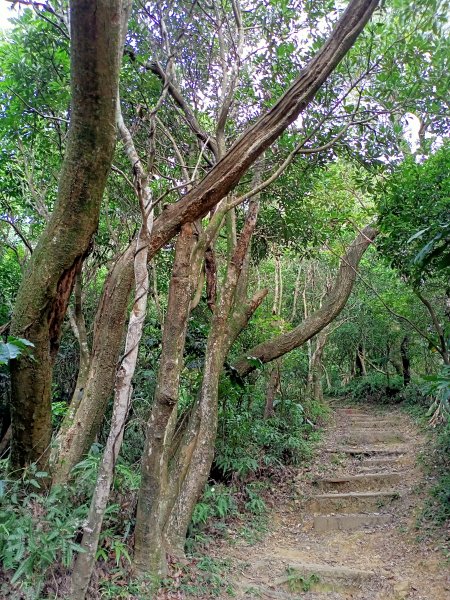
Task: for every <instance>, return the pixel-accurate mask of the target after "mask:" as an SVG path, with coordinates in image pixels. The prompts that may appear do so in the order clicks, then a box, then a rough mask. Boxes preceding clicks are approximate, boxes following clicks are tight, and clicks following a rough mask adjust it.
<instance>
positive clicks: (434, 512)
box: [419, 422, 450, 555]
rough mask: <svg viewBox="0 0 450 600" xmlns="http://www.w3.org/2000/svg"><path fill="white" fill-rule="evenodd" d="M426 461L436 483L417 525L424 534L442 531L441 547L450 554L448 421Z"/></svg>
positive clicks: (449, 432)
mask: <svg viewBox="0 0 450 600" xmlns="http://www.w3.org/2000/svg"><path fill="white" fill-rule="evenodd" d="M428 463H429V466H430V467H431V469H432V472H433V473H434V474H435V476H436V484H435V485H434V486H433V488H432V489H431V494H430V498H429V500H428V502H427V503H426V505H425V508H424V510H423V512H422V515H421V516H420V518H419V525H420V528H421V530H422V532H425V534H428V533H430V532H435V531H436V529H439V530H440V531H441V532H443V535H442V538H443V539H442V547H443V549H444V550H445V551H446V552H447V554H448V555H450V539H449V537H448V530H449V529H448V528H449V527H450V422H448V423H446V424H444V425H442V426H440V429H439V430H438V434H437V437H436V441H435V444H434V448H433V452H432V453H431V455H430V456H429V457H428Z"/></svg>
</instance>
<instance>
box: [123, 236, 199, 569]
mask: <svg viewBox="0 0 450 600" xmlns="http://www.w3.org/2000/svg"><path fill="white" fill-rule="evenodd" d="M193 245H194V236H193V234H192V226H191V225H184V226H183V228H182V230H181V233H180V235H179V236H178V240H177V244H176V249H175V260H174V265H173V270H172V277H171V280H170V286H169V300H168V305H167V313H166V319H165V323H164V332H163V338H162V351H161V360H160V365H159V371H158V382H157V385H156V390H155V397H154V404H153V408H152V411H151V415H150V419H149V421H148V425H147V434H146V442H145V447H144V452H143V455H142V469H141V474H142V479H141V486H140V488H139V500H138V507H137V514H136V528H135V543H134V570H135V572H137V573H139V574H145V573H148V572H150V573H152V574H156V575H158V576H161V575H163V574H165V571H166V557H165V548H164V546H163V540H162V528H163V522H162V519H163V510H162V508H163V503H164V502H165V501H166V494H167V485H168V482H167V479H168V473H167V467H168V448H170V444H171V441H172V440H171V438H172V436H171V435H168V429H171V428H169V422H170V421H171V420H172V419H173V418H174V413H176V407H177V402H178V393H179V385H180V374H181V370H182V368H183V351H184V344H185V338H186V329H187V322H188V317H189V313H190V303H191V297H192V294H193V291H194V289H195V286H194V283H195V282H194V281H193V272H192V265H191V257H192V250H193Z"/></svg>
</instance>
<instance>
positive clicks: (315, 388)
mask: <svg viewBox="0 0 450 600" xmlns="http://www.w3.org/2000/svg"><path fill="white" fill-rule="evenodd" d="M328 333H329V332H328V328H324V329H322V331H320V332H319V333H318V334H317V336H316V337H315V342H316V344H315V348H314V352H313V353H312V355H311V361H310V363H309V372H308V389H309V392H310V394H311V397H312V398H314V400H317V401H321V400H323V388H322V371H323V365H322V356H323V351H324V349H325V345H326V343H327V339H328Z"/></svg>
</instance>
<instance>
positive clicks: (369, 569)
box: [236, 407, 450, 600]
mask: <svg viewBox="0 0 450 600" xmlns="http://www.w3.org/2000/svg"><path fill="white" fill-rule="evenodd" d="M415 435H417V432H416V433H415ZM412 437H414V432H413V431H412V430H411V429H410V424H409V422H408V419H407V417H405V416H404V415H402V414H401V413H394V414H393V415H392V417H391V416H386V415H384V414H380V413H378V412H377V411H376V410H375V409H373V408H369V407H368V408H366V409H364V408H360V409H357V408H336V409H335V419H334V423H333V424H332V425H331V426H330V427H329V430H328V432H327V434H326V436H325V442H324V446H325V447H324V448H323V449H322V455H321V457H319V459H318V461H317V463H318V465H317V469H316V474H315V476H314V477H313V479H312V481H310V482H309V483H307V484H306V483H305V474H304V473H300V474H299V476H298V478H297V486H298V491H299V493H300V494H301V496H302V498H303V500H302V501H301V503H300V505H299V506H298V507H296V509H295V510H294V511H291V512H290V513H289V515H288V516H286V515H285V514H281V516H280V517H279V520H280V522H279V523H277V525H276V527H274V529H273V532H272V533H271V534H269V535H268V536H267V539H266V540H265V541H264V543H263V544H262V545H261V547H260V548H255V549H254V550H250V554H249V555H245V560H246V561H247V566H246V567H245V568H244V569H243V572H242V577H241V578H240V581H239V582H238V585H237V588H236V590H237V597H238V598H263V599H267V600H270V599H272V600H276V599H279V600H283V599H285V600H297V599H298V600H300V599H301V600H308V599H310V600H348V599H355V600H356V599H357V600H404V599H411V600H413V599H414V600H444V599H447V598H450V581H448V579H447V578H446V577H447V576H446V575H445V571H444V575H443V576H442V573H441V571H440V567H438V566H436V565H434V563H431V562H430V563H429V564H428V563H427V561H421V562H419V561H418V559H417V556H410V554H411V553H413V552H417V549H416V548H415V547H414V542H412V543H411V538H408V541H407V538H406V537H405V534H403V533H402V532H400V531H399V526H400V525H401V526H402V527H403V528H404V529H405V531H406V530H407V528H408V527H409V528H411V525H412V523H413V522H414V515H413V510H414V506H413V505H414V501H415V500H414V499H413V497H412V490H413V487H416V488H417V487H420V477H421V475H420V472H419V471H418V470H417V469H416V467H415V462H416V460H415V459H416V456H415V454H416V452H417V447H416V446H415V445H414V444H415V443H417V440H416V441H414V439H412ZM321 470H323V471H324V472H323V474H321V473H320V471H321ZM418 478H419V479H418ZM430 573H433V576H430ZM447 575H448V574H447ZM427 578H430V579H429V581H430V582H429V583H428V582H427ZM439 578H440V579H439ZM446 582H448V587H446V586H447V583H446Z"/></svg>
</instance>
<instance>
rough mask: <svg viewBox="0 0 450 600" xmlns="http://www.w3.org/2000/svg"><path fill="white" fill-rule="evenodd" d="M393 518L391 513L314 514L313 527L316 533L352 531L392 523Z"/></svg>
mask: <svg viewBox="0 0 450 600" xmlns="http://www.w3.org/2000/svg"><path fill="white" fill-rule="evenodd" d="M393 519H394V517H393V515H381V514H379V513H368V514H365V513H362V514H346V515H315V516H314V529H315V530H316V531H317V532H318V533H325V532H327V531H352V530H355V529H365V528H373V527H377V526H380V525H387V524H389V523H392V521H393Z"/></svg>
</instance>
